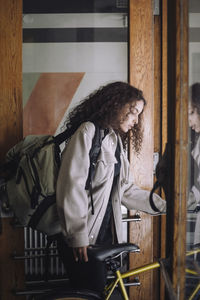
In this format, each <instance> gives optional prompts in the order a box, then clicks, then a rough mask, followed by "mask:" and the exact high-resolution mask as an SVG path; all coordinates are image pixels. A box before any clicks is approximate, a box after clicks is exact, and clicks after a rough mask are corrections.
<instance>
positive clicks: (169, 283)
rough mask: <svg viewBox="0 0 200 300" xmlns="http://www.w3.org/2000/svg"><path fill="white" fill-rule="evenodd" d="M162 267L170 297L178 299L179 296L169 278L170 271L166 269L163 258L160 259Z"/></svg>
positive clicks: (172, 299)
mask: <svg viewBox="0 0 200 300" xmlns="http://www.w3.org/2000/svg"><path fill="white" fill-rule="evenodd" d="M160 267H161V271H162V274H163V278H164V280H165V285H166V288H167V291H168V295H169V298H170V300H176V299H177V298H176V295H175V292H174V289H173V286H172V283H171V280H170V278H169V275H168V273H167V271H166V269H165V265H164V263H163V260H160Z"/></svg>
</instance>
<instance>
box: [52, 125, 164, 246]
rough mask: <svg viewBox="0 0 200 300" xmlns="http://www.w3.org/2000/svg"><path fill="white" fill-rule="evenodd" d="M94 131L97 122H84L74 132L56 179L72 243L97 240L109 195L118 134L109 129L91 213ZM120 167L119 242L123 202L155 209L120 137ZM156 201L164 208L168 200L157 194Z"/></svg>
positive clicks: (116, 192)
mask: <svg viewBox="0 0 200 300" xmlns="http://www.w3.org/2000/svg"><path fill="white" fill-rule="evenodd" d="M94 133H95V127H94V124H93V123H91V122H86V123H83V124H82V125H81V126H80V127H79V129H78V130H77V131H76V132H75V134H74V135H73V136H72V138H71V140H70V142H69V143H68V145H67V146H66V148H65V150H64V151H63V155H62V163H61V167H60V172H59V176H58V181H57V207H58V214H59V216H60V219H61V226H62V230H63V234H64V235H65V237H66V241H67V243H68V245H69V246H72V247H82V246H86V245H89V244H94V243H95V241H96V239H97V236H98V233H99V229H100V226H101V223H102V220H103V217H104V214H105V211H106V207H107V203H108V200H109V197H110V192H111V187H112V182H113V175H114V164H115V163H116V162H117V161H116V158H115V150H116V146H117V135H116V134H115V132H114V131H113V130H112V129H110V131H109V133H108V134H107V135H106V137H105V138H104V139H103V141H102V146H101V152H100V155H99V157H98V161H97V165H96V170H95V174H94V179H93V181H92V188H93V200H94V215H92V213H91V199H90V196H89V194H88V191H86V190H85V183H86V179H87V177H88V169H89V165H90V161H89V151H90V148H91V145H92V139H93V136H94ZM119 141H120V147H121V156H120V158H121V170H120V175H119V179H118V183H117V185H116V186H115V188H114V189H113V192H112V207H113V216H114V223H115V228H116V234H117V239H118V242H122V213H121V204H123V205H124V206H126V207H127V208H128V209H136V210H140V211H143V212H147V213H150V214H157V213H156V212H154V211H153V210H152V208H151V206H150V204H149V191H145V190H141V189H140V188H138V187H137V186H136V185H135V184H134V183H133V179H132V177H131V174H130V170H129V162H128V160H127V157H126V154H125V152H124V150H123V147H122V143H121V139H120V138H119ZM154 202H155V205H156V206H157V207H158V209H160V211H161V212H165V209H166V203H165V201H164V200H162V199H161V198H160V197H159V196H158V195H156V194H154Z"/></svg>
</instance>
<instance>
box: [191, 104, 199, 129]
mask: <svg viewBox="0 0 200 300" xmlns="http://www.w3.org/2000/svg"><path fill="white" fill-rule="evenodd" d="M188 121H189V126H190V127H191V128H192V129H193V130H194V131H195V132H196V133H199V132H200V115H199V114H198V112H197V108H196V107H194V106H193V105H192V104H191V103H190V104H189V110H188Z"/></svg>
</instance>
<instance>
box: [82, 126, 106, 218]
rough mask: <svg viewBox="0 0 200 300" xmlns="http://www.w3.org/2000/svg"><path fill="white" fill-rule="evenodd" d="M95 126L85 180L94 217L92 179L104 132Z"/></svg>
mask: <svg viewBox="0 0 200 300" xmlns="http://www.w3.org/2000/svg"><path fill="white" fill-rule="evenodd" d="M93 124H94V126H95V134H94V137H93V140H92V147H91V149H90V152H89V156H90V167H89V171H88V178H87V180H86V184H85V189H86V190H89V193H90V197H91V206H92V214H93V215H94V201H93V195H92V179H93V177H94V172H95V167H96V162H97V158H98V156H99V153H100V150H101V143H102V140H103V138H104V136H105V132H104V130H103V129H101V128H100V127H99V126H98V125H97V124H95V123H93Z"/></svg>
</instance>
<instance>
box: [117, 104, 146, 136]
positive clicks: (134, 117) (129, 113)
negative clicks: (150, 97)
mask: <svg viewBox="0 0 200 300" xmlns="http://www.w3.org/2000/svg"><path fill="white" fill-rule="evenodd" d="M143 109H144V102H143V100H137V101H133V102H132V103H127V104H126V105H125V106H124V107H123V109H122V111H121V112H120V116H119V120H120V123H119V128H120V129H121V131H122V132H124V133H126V132H128V131H129V130H130V129H131V128H133V127H134V125H135V124H138V117H139V115H140V114H141V113H142V111H143Z"/></svg>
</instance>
